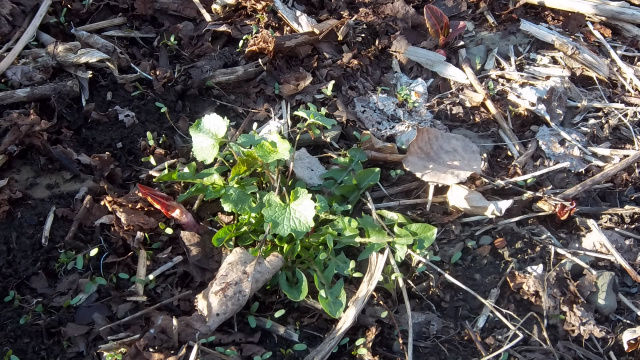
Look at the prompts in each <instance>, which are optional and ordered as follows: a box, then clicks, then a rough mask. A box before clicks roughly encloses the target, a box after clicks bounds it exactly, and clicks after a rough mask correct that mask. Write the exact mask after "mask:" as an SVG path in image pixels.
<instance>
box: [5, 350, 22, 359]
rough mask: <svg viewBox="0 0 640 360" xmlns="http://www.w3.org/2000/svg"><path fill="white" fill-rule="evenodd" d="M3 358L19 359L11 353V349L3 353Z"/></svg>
mask: <svg viewBox="0 0 640 360" xmlns="http://www.w3.org/2000/svg"><path fill="white" fill-rule="evenodd" d="M4 360H20V358H19V357H17V356H16V355H14V354H13V350H11V349H9V350H7V352H6V353H5V354H4Z"/></svg>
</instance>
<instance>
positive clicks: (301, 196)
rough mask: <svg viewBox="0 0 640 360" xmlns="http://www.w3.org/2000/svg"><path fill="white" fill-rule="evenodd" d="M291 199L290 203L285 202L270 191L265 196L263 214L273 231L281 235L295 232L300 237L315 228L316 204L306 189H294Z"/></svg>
mask: <svg viewBox="0 0 640 360" xmlns="http://www.w3.org/2000/svg"><path fill="white" fill-rule="evenodd" d="M290 200H291V202H290V203H288V204H285V203H283V202H282V201H281V200H280V199H279V198H278V197H277V196H276V194H274V193H268V194H267V195H266V196H265V198H264V205H265V207H264V208H263V209H262V214H263V215H264V220H265V222H268V223H270V224H271V231H272V232H274V233H276V234H278V235H281V236H287V235H289V234H293V235H294V236H295V237H297V238H300V237H302V236H304V234H306V233H308V232H309V231H311V228H313V225H314V222H313V217H314V216H315V215H316V209H315V206H316V204H315V202H313V200H311V194H309V192H308V191H307V190H305V189H294V190H293V191H292V192H291V196H290Z"/></svg>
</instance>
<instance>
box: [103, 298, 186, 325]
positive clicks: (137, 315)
mask: <svg viewBox="0 0 640 360" xmlns="http://www.w3.org/2000/svg"><path fill="white" fill-rule="evenodd" d="M191 292H192V291H191V290H188V291H186V292H183V293H182V294H178V295H176V296H174V297H171V298H169V299H167V300H164V301H161V302H159V303H157V304H155V305H153V306H151V307H148V308H146V309H144V310H142V311H139V312H137V313H135V314H133V315H131V316H128V317H126V318H124V319H121V320H118V321H116V322H114V323H111V324H109V325H105V326H103V327H101V328H100V329H99V330H98V331H102V330H105V329H109V328H111V327H114V326H116V325H120V324H123V323H125V322H127V321H130V320H133V319H136V318H138V317H140V316H142V315H144V314H147V313H149V312H151V311H153V310H155V309H157V308H159V307H160V306H162V305H164V304H168V303H170V302H173V301H175V300H178V299H181V298H183V297H185V296H188V295H191Z"/></svg>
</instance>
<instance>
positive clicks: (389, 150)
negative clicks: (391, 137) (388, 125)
mask: <svg viewBox="0 0 640 360" xmlns="http://www.w3.org/2000/svg"><path fill="white" fill-rule="evenodd" d="M360 139H361V140H362V149H363V150H371V151H375V152H378V153H381V154H397V153H398V147H397V146H396V145H395V144H392V143H388V142H385V141H382V140H379V139H378V138H376V137H375V136H373V134H372V133H370V132H369V131H363V132H362V136H361V137H360Z"/></svg>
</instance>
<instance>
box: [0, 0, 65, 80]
mask: <svg viewBox="0 0 640 360" xmlns="http://www.w3.org/2000/svg"><path fill="white" fill-rule="evenodd" d="M51 1H52V0H43V1H42V4H41V5H40V9H38V12H37V13H36V15H35V16H34V17H33V20H32V21H31V24H29V27H28V28H27V30H26V31H25V32H24V34H22V36H21V37H20V40H18V42H17V43H16V45H15V46H14V47H13V49H11V51H10V52H9V54H7V57H5V58H4V59H2V62H0V74H4V72H5V70H7V68H8V67H9V65H11V63H13V60H15V59H16V57H18V54H20V52H21V51H22V49H24V47H25V46H26V45H27V43H29V41H30V40H31V38H32V37H33V34H35V33H36V30H38V27H39V26H40V22H41V21H42V18H44V16H45V15H46V14H47V11H48V10H49V6H51Z"/></svg>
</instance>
